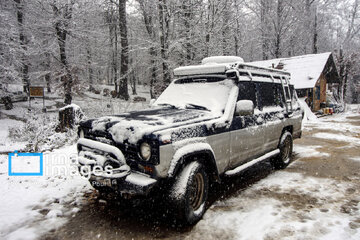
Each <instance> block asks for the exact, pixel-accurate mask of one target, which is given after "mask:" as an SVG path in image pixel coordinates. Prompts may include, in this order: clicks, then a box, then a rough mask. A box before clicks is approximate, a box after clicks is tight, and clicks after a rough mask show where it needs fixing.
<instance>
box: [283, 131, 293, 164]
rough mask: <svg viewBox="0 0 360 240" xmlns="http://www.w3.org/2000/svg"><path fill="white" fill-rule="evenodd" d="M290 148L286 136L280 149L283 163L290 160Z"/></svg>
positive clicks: (289, 142)
mask: <svg viewBox="0 0 360 240" xmlns="http://www.w3.org/2000/svg"><path fill="white" fill-rule="evenodd" d="M290 148H291V140H290V138H289V137H287V138H286V139H285V141H284V145H283V149H282V152H283V154H282V157H283V158H282V160H283V162H284V163H288V162H289V161H290Z"/></svg>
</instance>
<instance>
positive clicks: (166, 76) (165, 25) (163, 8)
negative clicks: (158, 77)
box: [158, 0, 170, 85]
mask: <svg viewBox="0 0 360 240" xmlns="http://www.w3.org/2000/svg"><path fill="white" fill-rule="evenodd" d="M158 8H159V23H160V46H161V49H160V55H161V59H162V70H163V81H164V83H165V84H166V85H168V84H170V72H169V64H168V62H167V61H168V50H169V42H168V41H169V40H168V37H169V22H170V19H169V14H168V8H167V2H166V0H159V4H158Z"/></svg>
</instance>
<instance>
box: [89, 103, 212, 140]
mask: <svg viewBox="0 0 360 240" xmlns="http://www.w3.org/2000/svg"><path fill="white" fill-rule="evenodd" d="M214 118H217V117H216V116H214V115H213V114H212V113H211V112H208V111H205V110H197V109H196V110H194V109H177V108H169V107H167V108H157V109H150V110H145V111H136V112H130V113H125V114H121V115H116V116H106V117H101V118H98V119H95V120H93V121H92V124H91V126H92V131H100V132H108V133H110V134H111V136H112V138H113V140H114V141H115V142H117V143H123V142H124V141H125V140H127V141H128V142H129V143H132V144H135V143H137V142H138V141H139V140H140V139H141V138H142V137H143V136H144V135H146V134H150V133H154V132H156V131H160V130H164V129H168V128H172V127H177V126H182V125H186V124H190V123H195V122H202V121H206V120H211V119H214Z"/></svg>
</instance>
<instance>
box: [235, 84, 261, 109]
mask: <svg viewBox="0 0 360 240" xmlns="http://www.w3.org/2000/svg"><path fill="white" fill-rule="evenodd" d="M239 100H251V101H253V103H254V107H255V108H256V107H257V101H256V95H255V84H254V83H253V82H239V95H238V101H239Z"/></svg>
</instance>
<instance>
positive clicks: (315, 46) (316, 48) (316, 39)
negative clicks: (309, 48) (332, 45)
mask: <svg viewBox="0 0 360 240" xmlns="http://www.w3.org/2000/svg"><path fill="white" fill-rule="evenodd" d="M317 41H318V29H317V12H316V11H315V19H314V35H313V53H315V54H316V53H318V47H317Z"/></svg>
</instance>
